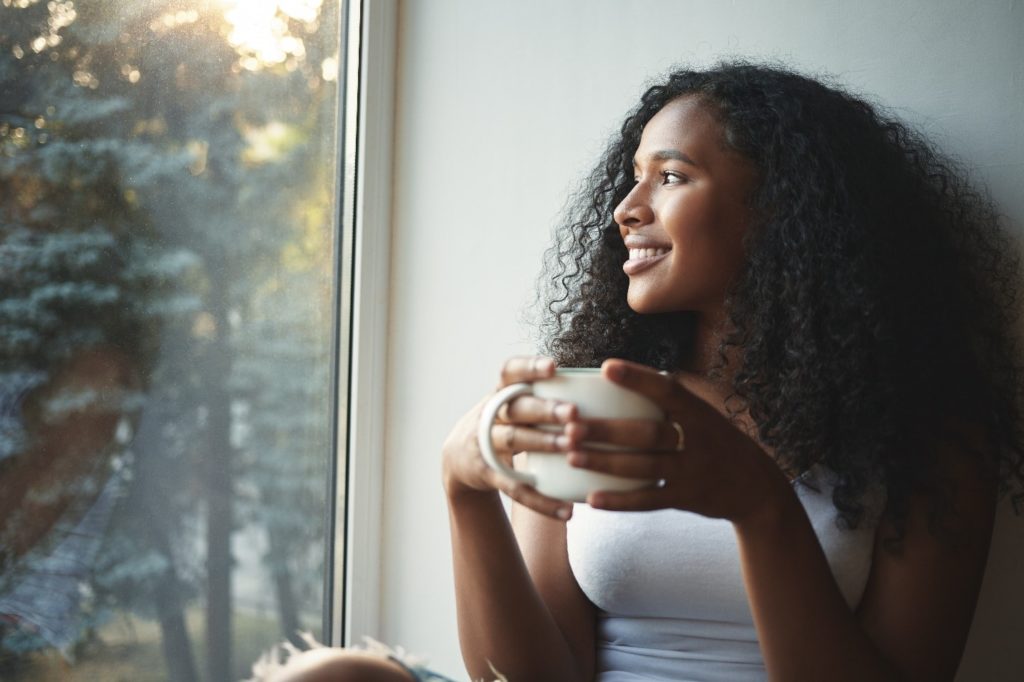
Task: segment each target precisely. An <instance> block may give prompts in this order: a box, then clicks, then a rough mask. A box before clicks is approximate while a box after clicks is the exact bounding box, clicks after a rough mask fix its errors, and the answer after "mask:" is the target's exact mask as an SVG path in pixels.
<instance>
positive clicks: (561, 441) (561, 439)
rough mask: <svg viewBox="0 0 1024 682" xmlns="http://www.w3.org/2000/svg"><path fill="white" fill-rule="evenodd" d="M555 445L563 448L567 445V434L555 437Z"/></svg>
mask: <svg viewBox="0 0 1024 682" xmlns="http://www.w3.org/2000/svg"><path fill="white" fill-rule="evenodd" d="M555 447H556V448H558V449H559V450H564V449H566V448H567V447H569V436H558V437H557V438H555Z"/></svg>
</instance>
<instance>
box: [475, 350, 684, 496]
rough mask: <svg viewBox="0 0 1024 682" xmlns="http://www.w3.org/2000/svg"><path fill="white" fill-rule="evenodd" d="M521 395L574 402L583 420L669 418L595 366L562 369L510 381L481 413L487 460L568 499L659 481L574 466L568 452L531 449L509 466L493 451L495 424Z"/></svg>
mask: <svg viewBox="0 0 1024 682" xmlns="http://www.w3.org/2000/svg"><path fill="white" fill-rule="evenodd" d="M521 395H534V396H536V397H538V398H543V399H546V400H557V401H559V402H565V403H573V404H575V405H576V410H577V414H578V415H579V416H580V417H581V418H583V419H655V420H660V419H664V418H665V415H664V413H663V412H662V411H661V408H659V407H658V406H657V405H656V404H655V403H653V402H652V401H651V400H650V399H648V398H647V397H645V396H642V395H640V394H639V393H637V392H635V391H631V390H630V389H628V388H624V387H622V386H619V385H618V384H615V383H613V382H611V381H609V380H608V379H606V378H604V377H603V376H602V375H601V370H599V369H592V368H558V369H557V370H555V375H554V376H553V377H550V378H548V379H540V380H537V381H534V382H531V383H519V384H512V385H510V386H506V387H505V388H503V389H501V390H500V391H498V392H497V393H496V394H495V395H494V397H492V398H491V399H490V400H489V401H488V402H487V404H485V405H484V408H483V412H482V413H481V415H480V428H479V431H478V432H477V440H478V442H479V443H480V452H481V454H483V457H484V461H486V462H487V464H488V465H489V466H490V467H491V468H493V469H494V470H496V471H498V472H499V473H501V474H503V475H505V476H507V477H508V478H511V479H513V480H516V481H521V482H523V483H527V484H529V485H531V486H533V487H534V488H536V489H537V491H538V492H539V493H541V494H543V495H547V496H548V497H553V498H556V499H559V500H565V501H567V502H583V501H585V500H586V498H587V494H588V493H590V492H593V491H596V490H610V491H614V492H624V491H630V490H639V489H640V488H646V487H649V486H652V485H655V484H657V481H656V480H648V479H637V478H624V477H622V476H612V475H610V474H605V473H601V472H597V471H590V470H587V469H578V468H576V467H573V466H570V465H569V463H568V461H566V453H564V452H526V453H525V458H523V459H522V461H521V462H517V465H516V468H515V469H513V468H510V467H509V466H508V465H507V464H505V463H504V462H502V461H501V460H500V459H499V458H498V456H497V455H496V454H495V452H494V445H493V444H492V442H491V427H492V426H493V425H494V420H495V417H496V416H497V414H498V411H499V410H500V409H501V407H502V405H504V404H505V403H507V402H509V401H510V400H512V399H514V398H517V397H519V396H521ZM537 428H539V429H543V430H557V431H560V430H561V427H558V426H554V425H538V426H537ZM586 447H587V448H590V449H593V450H626V449H627V448H618V447H615V446H611V445H607V444H601V443H593V444H591V443H587V444H586Z"/></svg>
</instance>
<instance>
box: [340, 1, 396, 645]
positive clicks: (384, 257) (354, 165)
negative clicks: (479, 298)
mask: <svg viewBox="0 0 1024 682" xmlns="http://www.w3.org/2000/svg"><path fill="white" fill-rule="evenodd" d="M344 11H345V14H346V17H345V28H344V36H343V39H344V47H345V51H346V54H345V58H344V62H343V64H344V66H343V67H342V73H343V76H344V79H345V80H344V87H343V88H342V89H341V90H342V94H341V99H342V108H341V109H339V120H338V123H339V126H340V135H341V137H342V139H341V140H340V142H341V152H342V159H341V163H340V164H339V166H340V167H341V168H340V177H339V185H338V186H339V187H340V189H341V206H342V211H343V214H342V216H341V230H340V233H339V239H340V240H341V243H340V248H339V249H338V256H339V259H340V262H339V273H340V281H339V298H338V303H339V305H338V313H339V323H340V324H339V328H340V329H342V330H344V329H345V322H346V321H350V323H351V327H350V329H351V333H350V336H349V337H348V338H345V335H344V334H342V335H339V339H338V343H337V344H336V346H337V352H338V354H339V355H338V367H339V372H338V373H337V374H338V381H337V405H338V411H337V419H338V427H337V434H338V437H337V446H336V452H335V457H336V458H337V465H336V466H335V472H336V473H335V480H334V491H335V494H334V507H333V508H334V510H335V511H334V518H333V519H332V523H330V524H329V527H330V528H331V529H332V531H331V532H332V535H333V537H332V539H331V543H330V545H329V546H330V547H331V551H330V552H329V554H328V558H329V560H330V564H329V570H328V573H329V580H330V585H329V590H328V597H327V601H328V603H327V607H328V609H327V613H328V618H327V620H328V622H327V623H326V625H327V626H328V627H327V632H328V633H329V636H328V637H327V639H328V641H329V643H330V644H331V645H333V646H351V645H353V644H358V643H360V641H361V638H362V636H363V635H370V636H372V637H378V636H379V630H380V611H381V589H380V586H381V544H382V538H381V527H382V524H381V522H382V516H383V512H384V509H383V502H384V490H383V485H384V447H385V420H384V415H385V398H386V389H387V367H388V363H387V350H388V324H389V317H390V316H389V312H390V287H389V275H390V269H391V268H390V264H391V201H392V196H391V183H390V182H389V178H390V177H391V172H392V164H393V162H392V147H393V145H392V140H393V138H394V99H395V63H396V50H397V45H398V35H397V33H398V2H397V0H349V2H348V3H346V5H345V7H344ZM351 103H358V106H357V107H353V106H350V105H351ZM346 358H347V359H348V361H347V367H346V363H345V359H346Z"/></svg>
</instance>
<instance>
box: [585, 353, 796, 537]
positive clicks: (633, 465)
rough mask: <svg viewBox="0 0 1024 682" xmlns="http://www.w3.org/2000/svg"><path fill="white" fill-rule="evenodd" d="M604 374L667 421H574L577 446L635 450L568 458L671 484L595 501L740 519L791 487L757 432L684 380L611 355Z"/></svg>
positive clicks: (600, 495)
mask: <svg viewBox="0 0 1024 682" xmlns="http://www.w3.org/2000/svg"><path fill="white" fill-rule="evenodd" d="M602 371H603V374H604V376H605V377H606V378H608V379H609V380H611V381H613V382H615V383H617V384H620V385H622V386H624V387H626V388H629V389H631V390H633V391H636V392H637V393H640V394H642V395H645V396H647V397H648V398H650V399H651V400H653V401H654V402H655V403H657V404H658V405H659V406H661V408H662V410H663V411H664V412H665V414H666V420H665V421H664V422H650V421H646V420H631V419H622V420H614V419H602V420H596V419H595V420H580V421H577V422H574V423H572V424H570V425H569V426H568V428H567V430H566V435H567V436H568V437H569V441H570V442H571V443H573V444H575V443H582V441H584V440H586V441H587V442H603V443H608V444H612V445H618V446H622V447H626V448H630V450H631V451H630V452H607V451H598V450H578V449H575V448H574V449H573V450H572V451H571V452H570V453H569V463H570V464H571V465H573V466H576V467H579V468H584V469H590V470H592V471H601V472H604V473H608V474H614V475H617V476H626V477H629V478H641V479H643V478H646V479H659V480H661V481H663V482H664V484H663V485H662V486H661V487H657V488H646V489H642V490H637V491H632V492H622V493H614V492H596V493H591V495H590V496H589V497H588V498H587V502H588V503H589V504H590V505H591V506H593V507H595V508H599V509H609V510H620V511H642V510H651V509H666V508H676V509H683V510H686V511H692V512H696V513H698V514H702V515H703V516H708V517H712V518H722V519H728V520H730V521H733V522H739V521H741V520H744V519H746V518H747V517H748V516H749V515H750V514H751V513H752V512H755V511H758V510H761V509H762V508H763V507H764V505H765V503H766V502H768V501H769V500H771V499H772V498H773V496H774V495H777V494H779V493H780V492H781V491H782V490H786V489H789V487H790V486H789V485H788V483H787V479H786V476H785V475H784V474H783V473H782V471H781V470H780V469H779V467H778V466H777V465H776V464H775V462H774V460H773V459H772V458H771V457H770V456H769V455H768V454H767V453H766V452H765V451H764V450H763V449H762V448H761V447H760V446H759V445H758V444H757V443H756V442H755V441H754V440H753V439H752V438H751V437H750V436H748V435H747V434H745V433H743V432H742V431H741V430H740V429H739V428H738V427H737V426H736V425H734V424H733V423H731V422H730V421H729V420H728V419H727V418H726V417H725V416H723V415H722V414H721V413H720V412H719V411H718V410H716V409H715V408H714V407H712V406H711V405H709V404H708V403H707V402H705V401H704V400H702V399H701V398H699V397H697V396H696V395H695V394H694V393H692V392H691V391H689V390H687V389H686V388H685V387H684V386H683V385H682V383H680V381H679V380H678V379H676V378H673V377H670V376H667V375H665V374H662V373H660V372H658V371H656V370H653V369H651V368H649V367H644V366H643V365H638V364H635V363H631V362H626V361H624V360H608V361H606V362H605V363H604V365H603V366H602ZM673 423H675V424H678V425H679V427H680V428H681V430H682V433H680V432H679V431H678V430H677V428H676V427H675V426H674V425H673ZM679 446H682V448H683V449H681V450H680V449H678V447H679ZM780 483H781V484H782V486H780Z"/></svg>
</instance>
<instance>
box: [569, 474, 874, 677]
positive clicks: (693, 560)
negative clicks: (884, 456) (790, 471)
mask: <svg viewBox="0 0 1024 682" xmlns="http://www.w3.org/2000/svg"><path fill="white" fill-rule="evenodd" d="M827 473H828V470H826V469H824V468H823V467H814V468H812V469H810V470H809V471H807V472H805V473H804V474H803V475H802V476H800V477H799V478H797V479H796V480H795V481H794V482H793V485H794V487H795V489H796V492H797V495H798V497H799V498H800V501H801V502H802V503H803V506H804V509H805V510H806V511H807V515H808V517H809V518H810V520H811V524H812V525H813V527H814V532H815V533H816V534H817V536H818V541H819V542H820V543H821V546H822V549H824V551H825V556H826V557H827V558H828V562H829V566H830V567H831V569H832V574H833V576H834V577H835V579H836V583H837V584H838V585H839V589H840V591H841V592H842V594H843V597H845V599H846V603H847V604H849V605H850V608H851V609H853V608H855V607H856V606H857V604H858V603H859V602H860V598H861V595H862V594H863V592H864V586H865V584H866V583H867V579H868V572H869V570H870V568H871V555H872V548H873V545H874V528H875V525H876V519H877V512H878V511H879V510H880V509H881V502H882V500H883V499H884V498H883V497H882V496H879V495H877V494H876V495H874V496H870V497H869V498H868V499H870V500H874V502H873V503H870V502H868V504H869V507H868V509H869V511H870V512H871V513H869V514H868V515H866V516H867V517H869V518H868V519H867V520H866V522H865V523H862V524H861V526H860V527H859V528H858V529H857V530H853V531H848V530H841V529H840V528H838V527H837V526H836V523H835V519H836V510H835V507H834V506H833V504H832V485H831V484H830V481H829V478H830V477H829V476H828V475H827ZM567 539H568V550H569V564H570V566H571V567H572V572H573V574H574V575H575V576H576V581H577V582H578V583H579V585H580V588H581V589H582V590H583V592H584V594H586V595H587V597H588V598H589V599H590V601H591V602H593V603H594V604H595V605H596V606H597V607H598V609H599V612H598V622H597V641H596V645H597V646H596V649H597V663H596V671H597V672H596V676H595V680H596V681H597V682H627V681H628V682H632V681H635V680H695V681H696V680H700V681H706V682H717V681H719V680H720V681H721V682H741V681H743V680H765V679H767V677H768V675H767V672H766V671H765V668H764V661H763V659H762V657H761V651H760V649H759V647H758V643H757V633H756V631H755V629H754V621H753V617H752V615H751V613H750V607H749V605H748V603H747V594H746V589H745V588H744V586H743V577H742V575H741V572H740V561H739V551H738V548H737V545H736V532H735V530H733V526H732V523H730V522H729V521H723V520H720V519H709V518H706V517H703V516H700V515H698V514H692V513H689V512H683V511H676V510H662V511H656V512H609V511H602V510H597V509H593V508H592V507H589V506H588V505H585V504H577V505H576V506H575V509H574V510H573V516H572V520H570V521H569V523H568V525H567Z"/></svg>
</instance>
